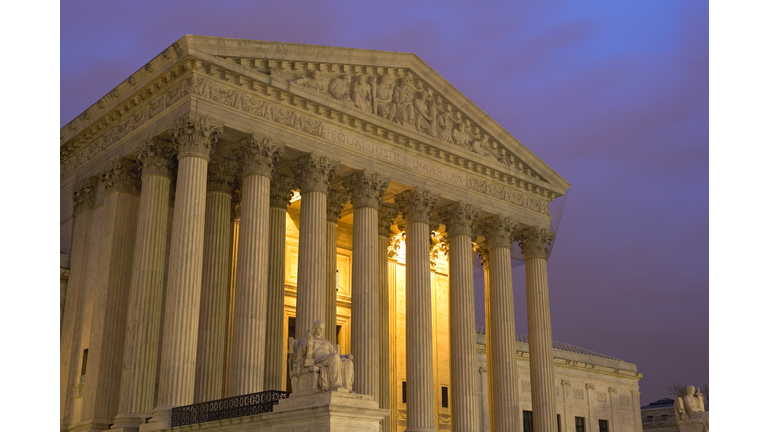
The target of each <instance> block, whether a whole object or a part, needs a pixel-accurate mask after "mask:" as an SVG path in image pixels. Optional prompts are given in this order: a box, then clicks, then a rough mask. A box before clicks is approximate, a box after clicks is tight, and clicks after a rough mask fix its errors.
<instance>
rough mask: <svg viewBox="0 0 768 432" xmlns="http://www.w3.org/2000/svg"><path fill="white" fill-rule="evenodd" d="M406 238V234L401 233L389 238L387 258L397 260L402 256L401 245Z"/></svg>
mask: <svg viewBox="0 0 768 432" xmlns="http://www.w3.org/2000/svg"><path fill="white" fill-rule="evenodd" d="M404 238H405V233H404V232H400V233H397V234H394V235H392V236H391V237H389V244H388V245H387V258H389V259H391V260H396V259H397V256H398V255H399V254H400V244H401V242H402V240H403V239H404Z"/></svg>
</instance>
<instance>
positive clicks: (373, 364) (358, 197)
mask: <svg viewBox="0 0 768 432" xmlns="http://www.w3.org/2000/svg"><path fill="white" fill-rule="evenodd" d="M342 184H343V186H344V187H345V188H346V189H347V191H349V197H350V201H351V202H352V208H353V209H354V210H353V211H354V213H353V226H352V254H353V255H352V344H351V345H352V355H353V356H354V358H355V360H357V362H356V363H355V382H354V384H353V389H354V391H355V393H360V394H366V395H371V396H373V398H374V400H376V401H377V402H378V400H379V369H380V367H381V364H380V363H379V361H380V359H379V327H380V326H381V322H380V314H381V311H380V310H379V307H380V300H381V287H380V283H381V281H380V279H379V277H380V267H379V238H378V236H379V230H378V226H379V205H380V204H381V196H382V194H384V190H385V189H386V188H387V186H389V179H383V178H381V176H379V174H378V173H375V172H369V171H358V172H356V173H353V174H351V175H349V176H347V177H346V178H345V179H344V181H343V182H342Z"/></svg>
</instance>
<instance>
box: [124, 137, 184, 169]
mask: <svg viewBox="0 0 768 432" xmlns="http://www.w3.org/2000/svg"><path fill="white" fill-rule="evenodd" d="M133 153H134V154H135V155H136V161H137V162H138V163H139V170H140V171H141V175H142V176H145V175H160V176H163V177H168V178H171V169H170V162H171V158H173V156H174V155H175V154H176V148H175V147H174V145H173V144H171V143H169V142H168V141H165V140H161V139H160V138H150V139H148V140H144V141H142V142H140V143H139V145H138V146H137V147H136V150H134V152H133Z"/></svg>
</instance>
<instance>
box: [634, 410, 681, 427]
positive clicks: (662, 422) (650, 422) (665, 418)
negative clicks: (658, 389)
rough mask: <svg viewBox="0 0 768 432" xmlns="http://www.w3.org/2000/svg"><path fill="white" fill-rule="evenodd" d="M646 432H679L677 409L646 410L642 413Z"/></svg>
mask: <svg viewBox="0 0 768 432" xmlns="http://www.w3.org/2000/svg"><path fill="white" fill-rule="evenodd" d="M640 414H641V415H642V419H643V420H642V421H643V431H644V432H678V431H679V430H680V429H679V428H678V427H677V425H676V424H675V408H674V407H671V406H667V407H660V408H646V409H644V410H642V411H641V413H640Z"/></svg>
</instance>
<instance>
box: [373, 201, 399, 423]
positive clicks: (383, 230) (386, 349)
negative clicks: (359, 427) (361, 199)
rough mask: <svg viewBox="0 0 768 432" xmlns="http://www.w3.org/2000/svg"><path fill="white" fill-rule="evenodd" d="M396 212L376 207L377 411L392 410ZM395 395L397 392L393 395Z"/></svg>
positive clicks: (385, 418) (391, 208)
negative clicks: (391, 252) (391, 254)
mask: <svg viewBox="0 0 768 432" xmlns="http://www.w3.org/2000/svg"><path fill="white" fill-rule="evenodd" d="M398 213H399V212H398V211H397V209H396V208H393V207H390V206H387V205H380V206H379V225H378V227H379V233H378V234H379V246H378V249H379V250H378V266H379V286H378V292H379V300H378V301H379V408H382V409H387V410H391V408H392V407H393V406H397V405H396V403H395V404H393V401H392V393H393V391H395V390H393V383H394V381H393V377H394V376H395V366H396V365H395V363H394V362H393V360H392V359H393V355H394V350H393V349H392V346H391V345H390V344H391V342H392V341H391V340H390V338H391V337H392V335H393V334H394V333H393V332H392V331H391V330H390V324H391V323H393V322H394V320H395V316H394V313H392V312H393V308H392V306H394V302H393V301H392V300H391V299H390V291H389V261H390V260H389V241H390V238H391V237H392V235H393V233H392V223H393V222H394V219H395V218H396V217H397V215H398ZM395 393H396V391H395ZM392 418H396V417H393V416H392V414H390V415H389V416H387V417H384V419H382V421H381V428H382V431H384V432H390V430H391V428H392V426H391V425H392V423H396V422H393V421H392Z"/></svg>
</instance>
